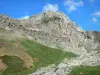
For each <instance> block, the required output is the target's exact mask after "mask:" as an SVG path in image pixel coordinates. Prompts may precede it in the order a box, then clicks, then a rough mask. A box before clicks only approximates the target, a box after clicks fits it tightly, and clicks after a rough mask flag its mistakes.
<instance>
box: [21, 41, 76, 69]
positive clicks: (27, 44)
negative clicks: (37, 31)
mask: <svg viewBox="0 0 100 75" xmlns="http://www.w3.org/2000/svg"><path fill="white" fill-rule="evenodd" d="M22 45H23V47H24V48H25V49H26V50H27V52H28V53H29V54H30V55H31V56H32V57H33V58H34V57H35V58H37V59H38V60H39V62H38V67H43V66H47V65H49V64H58V63H60V61H61V60H63V59H64V58H65V57H66V58H72V57H76V54H74V53H70V52H64V51H62V50H60V49H55V48H50V47H47V46H44V45H41V44H39V43H36V42H33V41H31V40H24V41H23V42H22Z"/></svg>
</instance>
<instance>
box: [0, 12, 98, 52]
mask: <svg viewBox="0 0 100 75" xmlns="http://www.w3.org/2000/svg"><path fill="white" fill-rule="evenodd" d="M0 27H2V28H5V29H8V30H9V31H12V32H13V33H15V34H21V35H22V36H25V37H27V38H29V39H32V40H35V41H37V42H39V43H42V44H45V45H48V46H50V47H55V48H61V49H63V50H66V51H71V52H75V53H78V54H81V53H82V52H91V51H100V42H99V41H95V37H96V33H95V32H90V31H84V30H82V29H81V28H80V27H78V26H77V25H76V23H74V22H72V21H71V20H70V19H69V18H68V17H67V16H66V15H65V14H64V13H62V12H53V11H47V12H44V13H41V14H38V15H34V16H31V17H30V18H29V19H23V20H15V19H11V18H9V17H8V16H7V15H0ZM98 33H99V32H98Z"/></svg>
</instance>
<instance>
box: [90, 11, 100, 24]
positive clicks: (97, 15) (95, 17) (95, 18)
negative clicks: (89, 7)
mask: <svg viewBox="0 0 100 75" xmlns="http://www.w3.org/2000/svg"><path fill="white" fill-rule="evenodd" d="M92 16H93V18H92V21H93V22H98V20H99V19H100V11H96V12H94V13H93V14H92Z"/></svg>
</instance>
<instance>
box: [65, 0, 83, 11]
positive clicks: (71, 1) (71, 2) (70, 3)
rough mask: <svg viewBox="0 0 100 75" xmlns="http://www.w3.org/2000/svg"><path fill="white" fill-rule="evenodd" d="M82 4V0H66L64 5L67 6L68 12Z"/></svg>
mask: <svg viewBox="0 0 100 75" xmlns="http://www.w3.org/2000/svg"><path fill="white" fill-rule="evenodd" d="M83 5H84V2H83V1H82V0H80V1H76V0H66V1H65V6H67V8H68V12H72V11H76V10H77V8H79V7H82V6H83Z"/></svg>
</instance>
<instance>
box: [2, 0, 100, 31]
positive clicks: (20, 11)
mask: <svg viewBox="0 0 100 75" xmlns="http://www.w3.org/2000/svg"><path fill="white" fill-rule="evenodd" d="M47 10H53V11H55V12H57V11H62V12H64V13H65V14H66V15H67V16H68V17H69V18H70V19H71V20H72V21H74V22H76V23H77V25H78V26H80V27H82V28H83V29H84V30H91V31H93V30H98V31H100V0H0V14H8V15H9V17H12V18H17V19H20V18H25V19H27V18H28V17H29V16H31V15H35V14H38V13H41V12H44V11H47Z"/></svg>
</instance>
